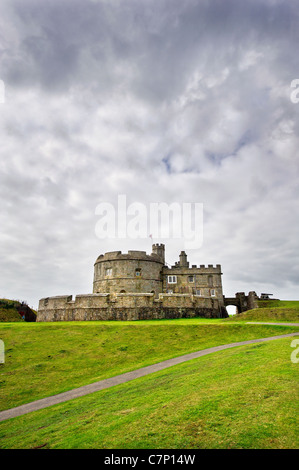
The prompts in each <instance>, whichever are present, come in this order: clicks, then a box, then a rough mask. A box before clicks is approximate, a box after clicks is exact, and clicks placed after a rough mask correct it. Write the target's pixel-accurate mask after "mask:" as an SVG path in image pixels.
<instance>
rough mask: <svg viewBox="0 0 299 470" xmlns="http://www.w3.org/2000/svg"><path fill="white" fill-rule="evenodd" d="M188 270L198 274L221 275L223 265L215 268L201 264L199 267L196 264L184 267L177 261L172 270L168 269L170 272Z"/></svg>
mask: <svg viewBox="0 0 299 470" xmlns="http://www.w3.org/2000/svg"><path fill="white" fill-rule="evenodd" d="M182 268H183V269H188V270H189V271H195V270H196V271H197V272H202V273H210V272H213V271H214V272H217V273H221V265H220V264H216V265H215V266H214V265H213V264H208V266H206V265H204V264H200V265H199V266H197V265H196V264H192V266H191V267H190V266H189V265H188V266H182V265H181V264H180V262H179V261H177V262H176V263H175V264H174V265H173V266H171V267H170V268H167V269H168V270H171V269H182Z"/></svg>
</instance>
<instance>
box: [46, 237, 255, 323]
mask: <svg viewBox="0 0 299 470" xmlns="http://www.w3.org/2000/svg"><path fill="white" fill-rule="evenodd" d="M221 275H222V273H221V266H220V265H219V264H217V265H216V266H215V267H214V266H212V265H208V266H204V265H200V266H199V267H198V266H196V265H192V266H189V262H188V261H187V255H186V253H185V252H184V251H182V252H181V254H180V257H179V261H178V262H176V263H175V265H174V266H171V267H168V266H167V265H166V264H165V246H164V245H163V244H154V245H153V246H152V253H151V254H150V255H148V254H146V252H145V251H129V252H128V253H122V252H121V251H112V252H109V253H105V254H104V255H100V256H99V257H98V258H97V260H96V262H95V264H94V281H93V293H92V294H85V295H77V296H76V298H75V300H73V298H72V296H71V295H65V296H57V297H47V298H44V299H41V300H40V301H39V307H38V315H37V321H72V320H73V321H74V320H76V321H81V320H145V319H162V318H191V317H206V318H225V317H227V316H228V314H227V311H226V308H225V305H228V304H227V302H225V298H224V296H223V293H222V282H221ZM237 295H238V294H237ZM237 295H236V296H237ZM239 295H241V296H242V295H243V296H244V294H243V293H240V294H239ZM236 298H237V297H236ZM240 298H241V297H240ZM242 299H243V297H242ZM244 299H245V296H244ZM243 303H244V305H245V307H244V309H243V310H246V309H247V308H246V306H247V303H246V300H244V302H243ZM239 310H240V309H239ZM241 310H242V309H241Z"/></svg>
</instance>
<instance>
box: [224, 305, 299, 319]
mask: <svg viewBox="0 0 299 470" xmlns="http://www.w3.org/2000/svg"><path fill="white" fill-rule="evenodd" d="M258 305H259V307H258V308H255V309H253V310H248V311H247V312H244V313H241V314H239V315H233V316H231V317H230V319H229V320H230V321H244V320H245V321H265V322H269V321H270V322H297V323H299V301H298V300H260V301H258Z"/></svg>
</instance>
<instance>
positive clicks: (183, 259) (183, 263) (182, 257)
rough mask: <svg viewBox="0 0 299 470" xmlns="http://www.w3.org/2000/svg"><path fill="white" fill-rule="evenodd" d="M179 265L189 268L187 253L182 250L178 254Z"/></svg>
mask: <svg viewBox="0 0 299 470" xmlns="http://www.w3.org/2000/svg"><path fill="white" fill-rule="evenodd" d="M179 264H180V267H182V268H189V263H188V261H187V255H186V253H185V252H184V251H181V254H180V263H179Z"/></svg>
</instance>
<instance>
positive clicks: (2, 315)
mask: <svg viewBox="0 0 299 470" xmlns="http://www.w3.org/2000/svg"><path fill="white" fill-rule="evenodd" d="M19 305H20V302H19V301H18V300H9V299H0V322H23V321H24V320H23V319H22V318H21V316H20V314H19V312H18V310H17V308H16V307H18V306H19Z"/></svg>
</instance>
